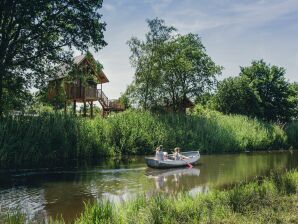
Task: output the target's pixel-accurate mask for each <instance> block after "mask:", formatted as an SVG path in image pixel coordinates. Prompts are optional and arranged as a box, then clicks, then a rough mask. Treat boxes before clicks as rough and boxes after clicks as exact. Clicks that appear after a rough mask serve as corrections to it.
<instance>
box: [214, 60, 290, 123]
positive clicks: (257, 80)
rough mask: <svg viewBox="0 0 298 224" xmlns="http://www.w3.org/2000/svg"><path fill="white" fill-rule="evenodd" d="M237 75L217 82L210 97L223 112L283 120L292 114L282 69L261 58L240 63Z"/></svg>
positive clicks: (286, 119) (275, 120) (270, 119)
mask: <svg viewBox="0 0 298 224" xmlns="http://www.w3.org/2000/svg"><path fill="white" fill-rule="evenodd" d="M240 69H241V72H240V76H238V77H235V78H227V79H225V80H223V81H222V82H220V84H219V85H218V88H217V92H216V95H215V97H214V99H213V101H214V102H215V108H216V109H218V110H219V111H221V112H223V113H235V114H244V115H247V116H251V117H258V118H260V119H263V120H266V121H274V122H286V121H288V120H290V119H291V117H292V116H293V107H294V104H293V102H291V100H289V99H290V96H291V91H290V89H289V83H288V82H287V81H286V80H285V77H284V76H285V69H284V68H282V67H277V66H274V65H273V66H271V65H269V64H266V63H265V62H264V61H263V60H259V61H253V62H252V64H251V66H248V67H240Z"/></svg>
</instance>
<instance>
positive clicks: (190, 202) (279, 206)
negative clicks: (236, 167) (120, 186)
mask: <svg viewBox="0 0 298 224" xmlns="http://www.w3.org/2000/svg"><path fill="white" fill-rule="evenodd" d="M6 220H7V223H11V224H13V223H15V224H20V223H24V220H25V218H24V216H22V215H21V214H10V215H9V216H7V218H6ZM296 222H298V171H289V172H285V173H282V174H281V172H274V173H271V175H270V176H269V177H264V178H261V177H259V178H256V179H255V180H253V181H250V182H247V183H239V184H237V185H235V186H231V188H229V189H227V190H222V191H212V192H209V193H206V194H198V195H196V196H193V197H192V196H190V195H188V194H179V195H176V196H173V195H166V194H157V195H150V196H149V195H147V196H145V195H143V196H139V197H137V198H136V199H134V200H133V201H126V202H123V203H120V204H113V203H110V202H99V203H96V204H87V205H86V207H85V211H84V212H83V213H82V214H81V215H80V216H79V217H78V218H77V219H76V220H75V223H77V224H81V223H84V224H86V223H117V224H118V223H296ZM56 223H64V222H63V220H59V221H56Z"/></svg>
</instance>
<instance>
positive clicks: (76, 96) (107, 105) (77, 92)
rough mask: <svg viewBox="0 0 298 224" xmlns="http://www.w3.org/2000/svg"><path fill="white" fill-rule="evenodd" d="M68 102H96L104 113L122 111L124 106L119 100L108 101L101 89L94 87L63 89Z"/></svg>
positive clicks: (71, 86)
mask: <svg viewBox="0 0 298 224" xmlns="http://www.w3.org/2000/svg"><path fill="white" fill-rule="evenodd" d="M65 93H66V97H67V99H68V100H73V101H74V100H75V101H76V102H84V101H98V102H99V103H100V104H101V106H102V108H103V110H105V111H123V110H125V106H124V105H123V104H122V103H120V102H119V100H109V99H108V97H107V96H106V95H105V93H104V92H103V91H102V89H97V88H96V87H95V86H84V87H83V86H81V87H80V86H75V85H69V86H66V88H65Z"/></svg>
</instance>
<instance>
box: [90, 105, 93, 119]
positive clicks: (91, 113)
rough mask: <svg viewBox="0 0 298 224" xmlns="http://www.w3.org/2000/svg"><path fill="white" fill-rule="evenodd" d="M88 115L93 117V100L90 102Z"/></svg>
mask: <svg viewBox="0 0 298 224" xmlns="http://www.w3.org/2000/svg"><path fill="white" fill-rule="evenodd" d="M90 117H91V118H93V101H91V103H90Z"/></svg>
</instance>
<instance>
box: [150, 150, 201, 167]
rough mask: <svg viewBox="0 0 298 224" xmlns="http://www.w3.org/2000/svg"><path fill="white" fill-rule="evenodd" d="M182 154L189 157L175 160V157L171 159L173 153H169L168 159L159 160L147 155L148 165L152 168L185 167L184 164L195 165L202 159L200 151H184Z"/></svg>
mask: <svg viewBox="0 0 298 224" xmlns="http://www.w3.org/2000/svg"><path fill="white" fill-rule="evenodd" d="M180 154H181V155H183V156H186V157H188V158H187V159H182V160H174V159H171V158H173V154H169V155H168V159H166V160H158V159H156V158H155V157H145V161H146V164H147V166H149V167H151V168H157V169H167V168H176V167H184V166H188V164H191V165H194V164H196V163H197V162H198V161H199V159H200V152H199V151H190V152H182V153H180Z"/></svg>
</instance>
